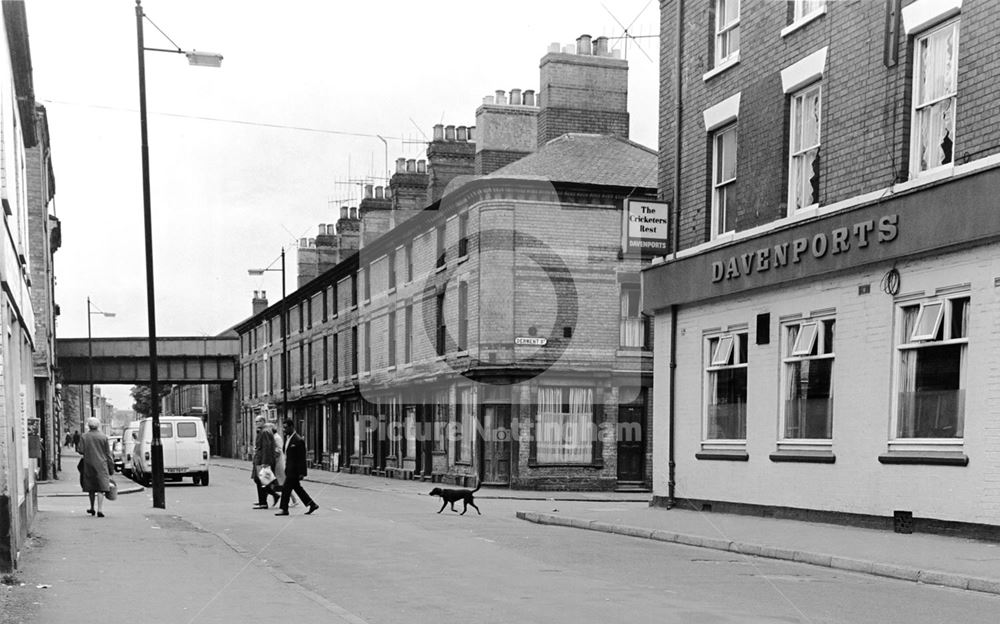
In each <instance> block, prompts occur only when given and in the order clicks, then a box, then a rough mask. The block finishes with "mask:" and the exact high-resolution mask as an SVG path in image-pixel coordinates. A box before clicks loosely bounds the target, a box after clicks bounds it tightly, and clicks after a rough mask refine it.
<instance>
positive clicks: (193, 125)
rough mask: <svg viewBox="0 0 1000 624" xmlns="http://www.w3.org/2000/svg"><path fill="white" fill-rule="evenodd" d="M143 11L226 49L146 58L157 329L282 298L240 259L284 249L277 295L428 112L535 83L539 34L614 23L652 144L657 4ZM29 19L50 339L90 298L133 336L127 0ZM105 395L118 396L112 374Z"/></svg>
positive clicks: (595, 30)
mask: <svg viewBox="0 0 1000 624" xmlns="http://www.w3.org/2000/svg"><path fill="white" fill-rule="evenodd" d="M142 8H143V11H144V12H145V14H146V16H147V17H148V18H149V19H148V20H145V21H144V26H143V29H144V38H145V47H147V48H151V47H156V48H169V49H176V48H177V47H179V48H181V49H184V50H192V49H193V50H199V51H207V52H217V53H220V54H222V55H223V57H224V60H223V62H222V67H220V68H206V67H195V66H190V65H189V64H188V63H187V59H186V58H185V57H184V56H183V55H180V54H169V53H162V52H152V51H147V52H146V53H145V65H146V105H147V111H148V115H147V118H148V145H149V153H150V189H151V205H152V230H153V237H152V239H153V254H154V255H153V257H154V285H155V293H156V296H155V300H156V333H157V335H158V336H201V335H208V336H213V335H216V334H218V333H220V332H222V331H225V330H226V329H228V328H230V327H232V326H233V325H236V324H237V323H239V322H240V321H242V320H244V319H246V318H248V317H249V316H250V315H251V304H250V301H251V298H252V296H253V292H254V291H255V290H266V291H267V294H268V299H269V301H270V302H271V303H274V302H276V301H278V300H279V299H280V293H281V273H280V271H269V272H265V273H264V274H263V275H262V276H256V277H254V276H250V275H248V269H255V268H265V267H269V268H272V269H280V261H279V257H280V253H281V249H282V247H284V248H285V249H287V250H288V254H287V260H286V276H287V286H286V287H287V290H288V292H289V293H291V292H292V291H293V290H295V288H296V278H295V252H294V248H295V247H296V245H297V241H298V240H299V239H300V238H308V237H315V236H316V233H317V231H318V225H319V224H321V223H334V222H336V220H337V218H338V216H339V207H340V206H342V205H352V206H356V205H357V201H358V199H359V197H360V195H361V192H362V187H361V184H363V183H365V182H369V183H372V184H376V185H380V184H382V185H384V184H385V180H386V161H388V164H389V168H390V174H391V170H392V169H394V167H395V160H396V158H398V157H406V158H418V159H419V158H424V151H425V148H426V141H427V138H428V137H429V136H431V134H432V127H433V126H434V125H435V124H438V123H442V124H445V125H449V124H451V125H455V126H459V125H465V126H472V125H475V112H476V108H477V107H478V106H479V105H480V104H481V103H482V101H483V97H484V96H486V95H492V94H493V93H494V91H496V90H498V89H502V90H505V91H508V92H509V91H510V89H512V88H520V89H522V90H523V89H535V90H536V91H537V90H538V80H539V76H538V64H539V61H540V59H541V58H542V56H544V54H545V53H546V52H547V50H548V47H549V44H550V43H553V42H560V43H562V44H569V43H573V42H574V41H575V40H576V38H577V37H578V36H579V35H581V34H589V35H591V36H593V37H598V36H602V35H603V36H607V37H611V38H619V37H622V35H623V31H624V29H625V27H628V33H629V34H630V35H633V36H636V37H638V38H637V39H633V40H629V43H628V49H627V50H625V48H624V46H625V40H624V39H613V40H612V41H611V45H612V46H613V47H616V48H618V49H620V50H621V51H622V53H623V54H624V55H625V56H626V57H627V59H628V60H629V113H630V119H631V129H630V133H631V137H630V138H631V139H632V140H634V141H636V142H638V143H641V144H643V145H645V146H647V147H651V148H654V149H655V148H656V136H657V118H658V113H657V101H658V100H657V98H658V96H657V88H658V87H657V86H658V84H659V80H658V75H659V68H658V66H657V63H656V62H655V59H657V58H658V50H659V47H658V39H657V38H656V37H655V36H656V35H657V34H658V32H659V13H658V11H659V3H658V2H655V0H605V1H604V2H600V1H596V0H546V1H545V2H539V1H538V0H506V1H505V2H504V3H502V4H501V5H498V4H496V3H485V2H483V3H479V2H459V1H451V0H444V1H435V2H425V3H414V2H403V1H396V0H393V1H388V0H369V1H366V2H356V1H350V2H335V1H331V0H286V1H285V2H282V3H275V2H273V1H266V2H265V1H263V0H144V1H143V3H142ZM497 9H500V10H497ZM27 18H28V34H29V41H30V45H31V57H32V66H33V70H34V76H33V78H34V89H35V98H36V100H37V101H38V102H39V103H40V104H42V105H43V106H45V108H46V111H47V113H48V123H49V133H50V143H51V150H52V162H53V168H54V172H55V179H56V194H55V201H54V209H53V212H54V214H55V216H57V217H58V218H59V220H60V221H61V223H62V247H61V248H60V249H59V250H58V251H57V252H56V254H55V260H54V262H55V273H56V293H55V295H56V302H57V303H58V304H59V307H60V309H61V315H60V316H59V318H58V320H57V329H56V331H57V337H60V338H74V337H86V336H87V320H88V309H87V298H88V297H89V298H90V300H91V305H92V311H94V312H97V311H103V312H109V313H113V314H114V315H115V316H114V317H105V316H101V315H98V314H94V315H92V316H91V319H90V320H91V333H92V335H93V337H95V338H100V337H123V336H139V337H144V336H148V335H149V334H148V322H147V321H148V319H147V307H146V271H145V245H144V237H143V231H144V230H143V227H144V226H143V208H142V170H141V151H140V133H139V127H140V125H139V112H138V111H139V80H138V52H137V38H136V15H135V2H134V1H133V0H28V2H27ZM154 25H155V26H154ZM157 27H158V28H159V30H160V31H162V33H164V34H165V35H166V36H164V35H163V34H161V33H160V32H158V30H157ZM167 37H169V39H168V38H167ZM171 40H172V41H173V42H174V44H172V43H171ZM647 54H648V57H647ZM651 59H652V60H651ZM379 136H381V137H383V139H384V141H383V139H380V138H379ZM102 389H103V391H104V394H105V396H108V397H110V399H111V401H112V402H113V403H114V404H115V406H116V407H117V408H119V409H129V408H131V399H130V397H129V394H128V390H129V387H128V386H105V387H103V388H102Z"/></svg>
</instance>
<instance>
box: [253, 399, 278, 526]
mask: <svg viewBox="0 0 1000 624" xmlns="http://www.w3.org/2000/svg"><path fill="white" fill-rule="evenodd" d="M266 422H267V419H265V418H264V416H263V415H258V416H257V417H256V418H254V426H255V427H256V428H257V438H256V439H255V440H254V447H253V468H252V469H251V471H250V478H251V479H253V482H254V483H255V484H256V485H257V504H256V505H254V506H253V508H254V509H267V494H268V490H267V485H268V484H269V483H270V482H271V481H274V461H275V457H274V436H273V435H272V434H271V430H270V429H269V428H268V427H265V426H264V425H265V423H266ZM262 476H263V480H262V478H261V477H262Z"/></svg>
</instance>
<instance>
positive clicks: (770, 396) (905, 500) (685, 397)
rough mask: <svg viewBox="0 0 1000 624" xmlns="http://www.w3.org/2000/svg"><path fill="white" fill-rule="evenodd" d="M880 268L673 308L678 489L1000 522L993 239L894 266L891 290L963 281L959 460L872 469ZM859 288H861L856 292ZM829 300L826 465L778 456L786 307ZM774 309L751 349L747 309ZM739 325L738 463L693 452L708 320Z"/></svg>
mask: <svg viewBox="0 0 1000 624" xmlns="http://www.w3.org/2000/svg"><path fill="white" fill-rule="evenodd" d="M889 268H890V267H889V265H886V266H884V267H879V268H878V270H867V271H859V272H857V273H854V274H850V275H844V276H840V277H837V278H834V279H828V280H823V281H817V282H815V283H813V284H799V285H797V286H794V287H785V288H780V289H771V290H767V291H759V292H756V293H754V294H752V295H750V296H744V297H738V298H737V297H732V298H729V299H726V300H720V301H716V302H714V303H710V304H704V305H691V306H683V307H681V309H680V313H679V323H678V331H677V335H678V336H677V337H678V349H677V362H678V367H677V373H676V388H677V407H676V424H675V431H676V437H677V439H676V456H675V461H676V464H677V468H676V472H677V488H676V495H677V496H678V497H681V498H697V499H708V500H719V501H730V502H740V503H749V504H756V505H770V506H787V507H796V508H806V509H819V510H830V511H840V512H850V513H860V514H874V515H880V516H887V515H888V516H891V515H892V513H893V511H894V510H908V511H912V512H913V514H914V516H917V517H926V518H937V519H943V520H954V521H962V522H975V523H985V524H1000V314H998V308H997V304H998V303H1000V287H998V286H995V280H996V279H997V278H998V277H1000V247H998V246H997V245H993V246H985V247H979V248H975V249H970V250H964V251H961V252H957V253H951V254H945V255H939V256H934V257H930V258H926V259H921V260H917V261H912V262H903V263H899V264H898V265H897V269H898V270H899V272H900V275H901V288H900V293H899V296H904V295H907V294H912V293H916V292H924V293H926V295H928V296H931V295H933V294H934V292H935V289H938V288H942V287H948V286H955V285H958V284H964V283H969V284H970V285H971V306H972V307H971V314H970V322H969V347H968V352H967V358H968V359H967V371H968V373H967V375H968V376H967V389H966V403H965V443H964V452H965V453H966V455H968V456H969V465H968V466H965V467H959V466H927V465H883V464H880V463H879V461H878V456H879V455H880V454H883V453H885V452H886V451H887V450H888V440H889V437H890V422H891V413H890V410H891V405H892V392H893V388H892V370H893V368H892V367H893V366H894V364H895V350H894V348H893V318H894V316H893V315H894V298H893V297H892V296H889V295H887V294H885V293H884V292H882V290H881V288H880V280H881V278H882V275H883V274H884V272H885V271H886V270H888V269H889ZM862 284H870V285H871V292H870V294H866V295H859V294H858V286H859V285H862ZM826 308H835V309H836V320H837V327H836V338H835V354H836V360H835V364H834V372H833V375H834V388H835V390H834V421H833V452H834V453H835V455H836V463H835V464H810V463H776V462H772V461H771V460H770V459H769V457H768V455H769V454H770V453H773V452H774V451H775V450H776V448H777V439H778V434H779V430H778V427H779V408H780V403H779V402H780V400H781V388H780V382H779V374H780V366H781V362H780V355H779V348H780V344H781V331H780V327H779V319H780V317H782V316H783V315H790V314H796V313H808V312H810V311H813V310H821V309H826ZM764 312H768V313H770V314H771V341H770V344H768V345H760V346H758V345H756V344H755V342H756V340H755V329H756V324H755V318H756V315H757V314H759V313H764ZM669 321H670V315H669V310H663V311H661V313H660V314H657V316H656V343H655V356H654V357H655V374H654V389H655V391H654V396H655V399H654V406H655V414H654V418H653V422H654V426H653V435H654V448H655V449H657V451H656V456H655V457H654V479H653V487H654V494H656V495H658V496H666V494H667V453H666V449H667V427H668V424H667V405H668V401H669V388H668V383H667V381H668V375H669V369H668V365H669V348H670V345H669V336H670V325H669ZM735 324H746V325H747V326H749V334H750V336H749V343H750V344H749V370H748V399H747V403H748V408H747V452H748V453H749V456H750V459H749V461H747V462H733V461H711V460H697V459H695V453H697V452H698V451H699V450H700V449H701V435H702V419H703V415H702V410H703V405H702V404H703V389H704V371H703V368H702V362H703V353H702V350H703V348H704V346H703V345H704V340H703V332H704V330H706V329H710V328H718V327H722V326H726V325H735Z"/></svg>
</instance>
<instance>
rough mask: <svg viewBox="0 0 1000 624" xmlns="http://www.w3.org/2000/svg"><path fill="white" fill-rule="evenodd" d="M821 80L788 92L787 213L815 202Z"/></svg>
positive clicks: (817, 197)
mask: <svg viewBox="0 0 1000 624" xmlns="http://www.w3.org/2000/svg"><path fill="white" fill-rule="evenodd" d="M822 106H823V100H822V84H821V83H815V84H813V85H810V86H809V87H807V88H805V89H803V90H802V91H799V92H798V93H794V94H792V100H791V122H790V123H789V126H790V133H789V134H790V137H789V140H790V145H789V148H788V154H789V163H788V209H789V213H790V214H791V213H794V211H796V210H801V209H803V208H807V207H809V206H812V205H814V204H818V203H819V148H820V121H821V119H820V117H821V115H822Z"/></svg>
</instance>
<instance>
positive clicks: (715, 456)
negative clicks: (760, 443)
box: [694, 451, 750, 461]
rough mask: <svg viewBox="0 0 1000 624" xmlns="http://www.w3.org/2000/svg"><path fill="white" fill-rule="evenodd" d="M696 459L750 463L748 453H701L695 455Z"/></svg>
mask: <svg viewBox="0 0 1000 624" xmlns="http://www.w3.org/2000/svg"><path fill="white" fill-rule="evenodd" d="M694 458H695V459H705V460H710V461H750V454H749V453H747V452H746V451H701V452H698V453H695V454H694Z"/></svg>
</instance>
